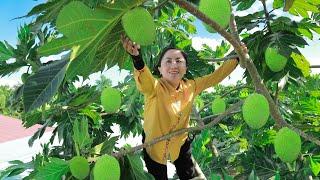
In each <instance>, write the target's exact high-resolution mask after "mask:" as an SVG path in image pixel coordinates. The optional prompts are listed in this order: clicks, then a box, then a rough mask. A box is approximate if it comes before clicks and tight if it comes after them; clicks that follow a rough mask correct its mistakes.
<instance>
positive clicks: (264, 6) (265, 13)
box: [260, 0, 272, 32]
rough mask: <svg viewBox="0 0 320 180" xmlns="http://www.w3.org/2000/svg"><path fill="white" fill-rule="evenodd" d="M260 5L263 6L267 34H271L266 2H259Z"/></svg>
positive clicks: (263, 0)
mask: <svg viewBox="0 0 320 180" xmlns="http://www.w3.org/2000/svg"><path fill="white" fill-rule="evenodd" d="M260 1H261V3H262V5H263V10H264V15H265V17H266V23H267V27H268V30H269V32H271V31H272V30H271V25H270V16H269V12H268V10H267V6H266V0H260Z"/></svg>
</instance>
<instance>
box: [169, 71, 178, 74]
mask: <svg viewBox="0 0 320 180" xmlns="http://www.w3.org/2000/svg"><path fill="white" fill-rule="evenodd" d="M169 74H179V72H178V71H173V72H169Z"/></svg>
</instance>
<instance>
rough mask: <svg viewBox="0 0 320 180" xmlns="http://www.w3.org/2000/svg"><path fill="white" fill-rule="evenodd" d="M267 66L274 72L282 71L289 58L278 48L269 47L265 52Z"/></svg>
mask: <svg viewBox="0 0 320 180" xmlns="http://www.w3.org/2000/svg"><path fill="white" fill-rule="evenodd" d="M265 60H266V64H267V66H268V67H269V68H270V69H271V71H273V72H279V71H281V70H282V69H283V68H284V67H285V66H286V64H287V58H286V57H284V56H283V55H281V54H280V53H279V50H278V48H276V47H268V48H267V50H266V53H265Z"/></svg>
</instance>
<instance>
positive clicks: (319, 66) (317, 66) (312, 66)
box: [310, 65, 320, 68]
mask: <svg viewBox="0 0 320 180" xmlns="http://www.w3.org/2000/svg"><path fill="white" fill-rule="evenodd" d="M310 68H320V65H311V66H310Z"/></svg>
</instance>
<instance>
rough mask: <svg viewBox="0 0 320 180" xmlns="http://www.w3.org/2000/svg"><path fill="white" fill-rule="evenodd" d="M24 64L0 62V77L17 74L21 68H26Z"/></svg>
mask: <svg viewBox="0 0 320 180" xmlns="http://www.w3.org/2000/svg"><path fill="white" fill-rule="evenodd" d="M26 65H27V63H25V62H20V61H19V62H15V63H10V64H8V63H6V62H5V61H2V62H1V61H0V77H3V76H6V75H11V74H13V73H15V72H17V71H18V70H19V69H20V68H21V67H23V66H26Z"/></svg>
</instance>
